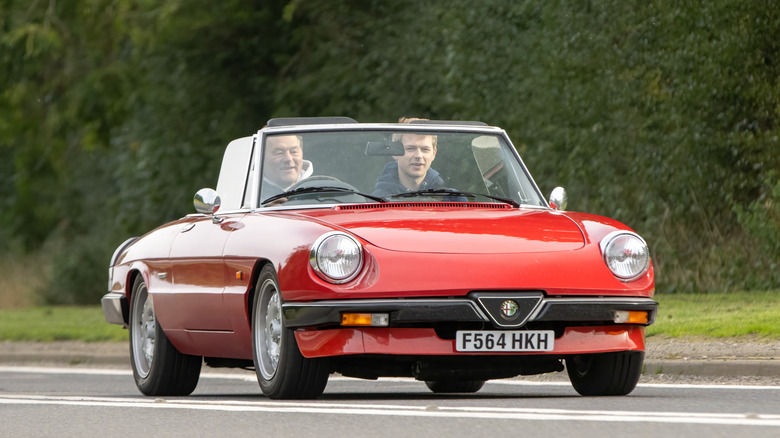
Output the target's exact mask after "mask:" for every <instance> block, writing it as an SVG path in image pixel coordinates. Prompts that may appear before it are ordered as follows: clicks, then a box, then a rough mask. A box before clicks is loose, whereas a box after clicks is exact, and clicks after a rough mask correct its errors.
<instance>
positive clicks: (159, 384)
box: [128, 275, 203, 396]
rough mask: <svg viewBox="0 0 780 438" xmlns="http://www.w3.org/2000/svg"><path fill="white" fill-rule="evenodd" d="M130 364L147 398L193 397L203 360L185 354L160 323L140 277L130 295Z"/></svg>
mask: <svg viewBox="0 0 780 438" xmlns="http://www.w3.org/2000/svg"><path fill="white" fill-rule="evenodd" d="M128 328H129V330H130V363H131V364H132V366H133V378H134V379H135V385H136V386H137V387H138V390H140V391H141V393H143V394H145V395H151V396H160V395H189V394H191V393H192V391H194V390H195V387H196V386H197V385H198V379H199V378H200V368H201V362H202V361H203V358H201V357H200V356H190V355H188V354H182V353H180V352H179V350H177V349H176V347H174V346H173V344H171V341H169V340H168V337H167V336H165V333H164V332H163V331H162V329H161V328H160V325H159V324H157V318H156V317H155V315H154V304H153V303H152V298H151V297H150V296H149V292H148V291H147V289H146V283H145V282H144V281H143V278H142V277H141V276H140V275H139V276H138V277H137V278H136V280H135V283H133V292H132V295H131V296H130V324H129V327H128Z"/></svg>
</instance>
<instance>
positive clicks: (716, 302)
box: [647, 291, 780, 340]
mask: <svg viewBox="0 0 780 438" xmlns="http://www.w3.org/2000/svg"><path fill="white" fill-rule="evenodd" d="M655 300H656V301H658V303H659V308H658V317H657V318H656V321H655V324H653V325H651V326H650V327H648V329H647V334H648V336H654V335H664V336H668V337H672V338H680V337H687V336H694V337H709V338H725V337H751V338H756V337H757V338H765V339H770V340H780V291H766V292H738V293H712V294H659V295H656V296H655Z"/></svg>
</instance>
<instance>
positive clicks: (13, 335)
mask: <svg viewBox="0 0 780 438" xmlns="http://www.w3.org/2000/svg"><path fill="white" fill-rule="evenodd" d="M127 339H128V332H127V330H125V329H123V328H122V327H121V326H119V325H115V324H109V323H107V322H106V320H105V319H104V318H103V310H102V308H101V307H100V306H48V307H27V308H18V309H0V340H2V341H36V342H52V341H84V342H113V341H127Z"/></svg>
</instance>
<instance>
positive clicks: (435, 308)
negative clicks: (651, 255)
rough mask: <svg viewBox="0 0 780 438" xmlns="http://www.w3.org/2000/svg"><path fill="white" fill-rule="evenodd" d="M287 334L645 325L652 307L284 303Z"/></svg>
mask: <svg viewBox="0 0 780 438" xmlns="http://www.w3.org/2000/svg"><path fill="white" fill-rule="evenodd" d="M508 300H511V301H514V302H515V303H519V304H520V305H519V306H517V307H518V310H517V314H516V315H514V316H513V317H512V318H511V319H508V318H506V317H504V316H502V313H501V312H500V308H501V305H502V304H503V303H504V302H506V301H508ZM282 309H283V314H284V319H285V324H286V326H287V327H289V328H304V327H306V328H314V327H325V326H338V325H340V324H341V315H342V314H344V313H387V314H388V315H389V326H390V327H392V326H394V325H395V326H398V325H408V324H414V323H437V322H482V323H486V324H491V325H493V326H494V327H496V328H501V329H509V328H520V327H523V326H524V325H526V324H528V323H536V322H563V323H566V322H577V323H585V324H588V323H590V325H597V324H607V323H610V322H612V321H613V320H614V318H615V313H616V312H618V311H637V310H639V311H646V312H647V323H646V324H641V325H650V324H652V323H653V322H654V321H655V315H656V312H657V309H658V303H656V302H655V301H653V300H652V299H650V298H644V297H631V298H625V297H614V298H609V297H572V298H548V297H545V296H544V295H543V294H542V293H535V292H530V293H525V292H524V293H472V294H470V295H469V296H468V297H466V298H440V299H422V298H405V299H366V300H328V301H313V302H288V303H284V304H283V305H282Z"/></svg>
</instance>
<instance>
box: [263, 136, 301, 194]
mask: <svg viewBox="0 0 780 438" xmlns="http://www.w3.org/2000/svg"><path fill="white" fill-rule="evenodd" d="M265 146H266V151H265V164H264V165H263V176H264V177H265V178H268V180H270V181H271V182H272V183H274V184H276V185H278V186H279V187H281V188H283V189H284V188H287V187H290V186H291V185H293V184H295V182H296V181H298V175H300V173H301V166H302V165H303V151H302V150H301V141H300V140H299V139H298V137H296V136H294V135H283V136H274V137H268V140H266V143H265Z"/></svg>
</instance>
